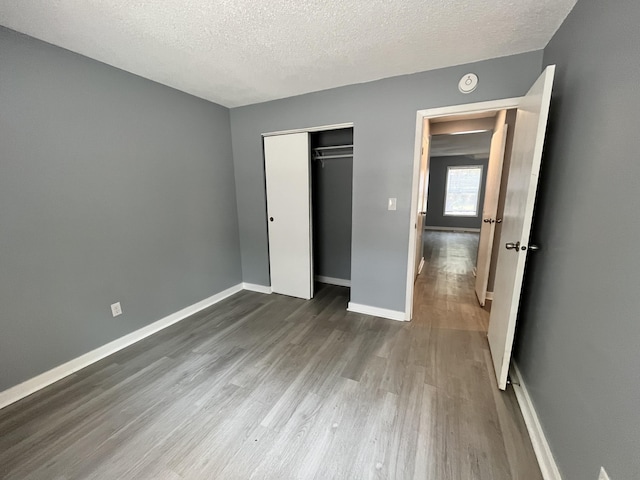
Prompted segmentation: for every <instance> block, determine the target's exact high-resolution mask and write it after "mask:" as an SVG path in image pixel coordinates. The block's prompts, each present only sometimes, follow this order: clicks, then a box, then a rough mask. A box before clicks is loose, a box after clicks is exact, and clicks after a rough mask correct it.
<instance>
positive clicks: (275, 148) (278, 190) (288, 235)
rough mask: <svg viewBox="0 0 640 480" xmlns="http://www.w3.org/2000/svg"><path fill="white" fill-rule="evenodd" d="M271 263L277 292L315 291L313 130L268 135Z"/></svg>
mask: <svg viewBox="0 0 640 480" xmlns="http://www.w3.org/2000/svg"><path fill="white" fill-rule="evenodd" d="M264 163H265V179H266V190H267V224H268V229H269V265H270V270H271V289H272V291H273V292H274V293H280V294H283V295H289V296H292V297H298V298H304V299H307V300H308V299H310V298H312V297H313V258H312V252H313V249H312V235H311V178H310V175H311V173H310V144H309V133H307V132H302V133H292V134H287V135H276V136H268V137H264Z"/></svg>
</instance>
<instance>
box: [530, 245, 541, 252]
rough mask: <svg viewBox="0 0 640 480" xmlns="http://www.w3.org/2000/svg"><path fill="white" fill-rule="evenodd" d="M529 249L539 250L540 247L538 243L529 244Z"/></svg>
mask: <svg viewBox="0 0 640 480" xmlns="http://www.w3.org/2000/svg"><path fill="white" fill-rule="evenodd" d="M529 250H533V251H534V252H537V251H538V250H540V247H539V246H538V245H529Z"/></svg>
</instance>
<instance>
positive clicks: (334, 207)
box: [310, 128, 353, 287]
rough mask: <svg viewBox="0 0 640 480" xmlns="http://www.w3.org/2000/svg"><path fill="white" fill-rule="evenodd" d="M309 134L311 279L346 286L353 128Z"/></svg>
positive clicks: (349, 270)
mask: <svg viewBox="0 0 640 480" xmlns="http://www.w3.org/2000/svg"><path fill="white" fill-rule="evenodd" d="M310 137H311V138H310V140H311V205H312V213H311V218H312V232H313V233H312V238H313V241H312V242H313V272H314V280H315V281H316V282H318V283H326V284H331V285H339V286H342V287H350V286H351V228H352V193H353V128H342V129H338V130H326V131H320V132H313V133H311V134H310Z"/></svg>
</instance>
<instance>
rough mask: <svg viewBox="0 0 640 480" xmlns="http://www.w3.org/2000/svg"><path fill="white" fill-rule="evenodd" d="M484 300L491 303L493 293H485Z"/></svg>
mask: <svg viewBox="0 0 640 480" xmlns="http://www.w3.org/2000/svg"><path fill="white" fill-rule="evenodd" d="M484 299H485V300H491V301H493V292H487V293H486V295H485V296H484Z"/></svg>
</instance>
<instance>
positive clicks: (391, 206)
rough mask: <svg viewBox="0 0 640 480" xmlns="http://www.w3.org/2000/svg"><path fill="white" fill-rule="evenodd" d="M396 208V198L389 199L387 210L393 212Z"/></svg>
mask: <svg viewBox="0 0 640 480" xmlns="http://www.w3.org/2000/svg"><path fill="white" fill-rule="evenodd" d="M397 206H398V199H397V198H390V199H389V203H388V207H387V208H388V210H395V209H396V207H397Z"/></svg>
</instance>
